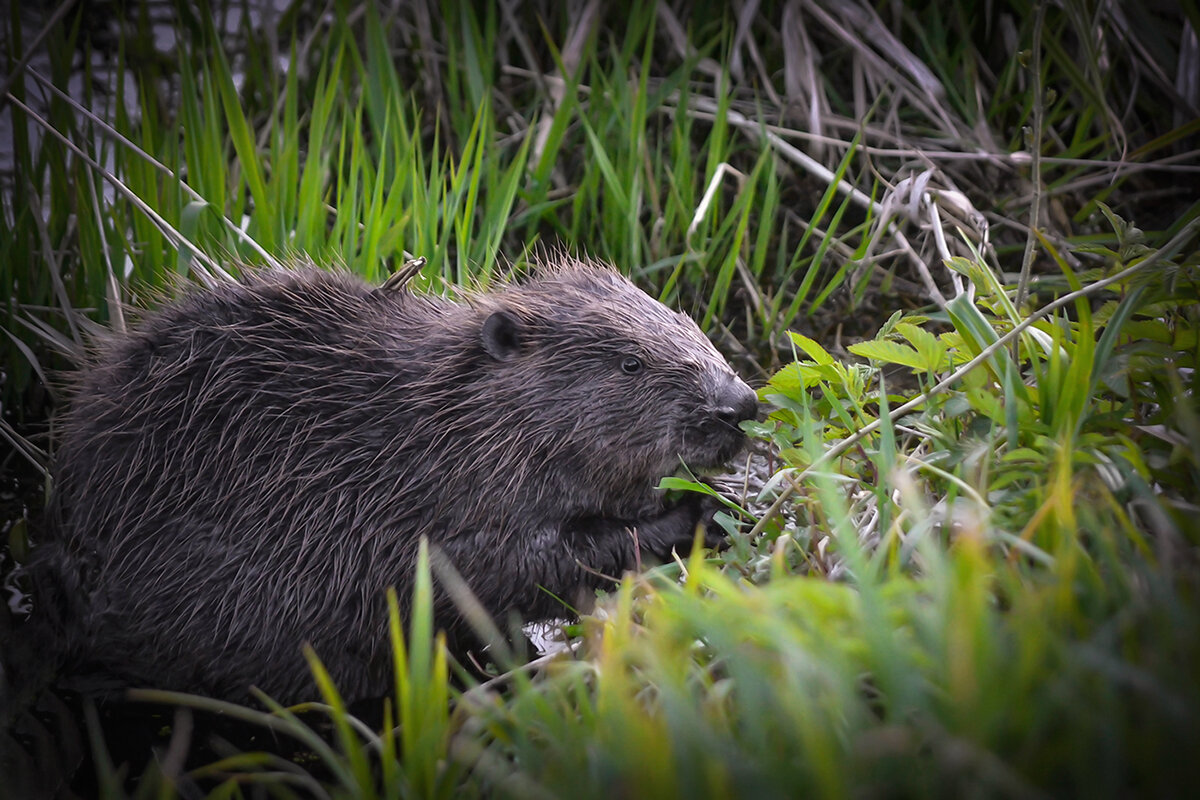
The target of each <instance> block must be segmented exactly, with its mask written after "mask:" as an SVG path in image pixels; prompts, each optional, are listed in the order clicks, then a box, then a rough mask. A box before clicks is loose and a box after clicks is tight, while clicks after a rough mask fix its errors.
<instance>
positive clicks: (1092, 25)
mask: <svg viewBox="0 0 1200 800" xmlns="http://www.w3.org/2000/svg"><path fill="white" fill-rule="evenodd" d="M384 5H385V4H378V6H377V5H376V4H373V3H368V2H363V3H356V2H333V3H330V4H328V6H327V7H326V6H324V5H320V4H308V3H300V2H298V3H294V4H293V5H292V6H291V7H290V8H288V9H287V10H286V11H285V12H283V13H282V14H281V15H279V16H278V18H275V17H273V16H272V14H271V13H269V12H265V11H263V12H256V13H255V14H247V13H246V12H245V10H244V9H243V6H242V4H240V3H230V4H228V5H220V7H218V8H216V9H213V10H212V12H211V13H209V12H207V11H206V12H205V13H199V12H194V11H189V10H188V9H187V8H186V4H166V3H153V2H146V3H142V4H132V7H130V8H123V9H120V11H118V9H117V8H116V7H115V6H114V5H112V4H109V3H105V2H100V1H99V0H93V2H80V3H78V4H72V3H69V2H68V3H64V4H63V5H62V6H61V7H60V8H59V12H61V13H56V14H55V15H54V16H55V17H56V18H55V19H54V20H51V21H50V24H48V25H47V26H46V29H45V38H43V39H41V40H40V41H38V42H36V43H35V42H34V41H32V38H33V36H34V35H35V34H37V33H39V31H40V30H41V25H42V24H44V23H45V22H46V21H47V20H48V19H50V16H49V14H48V15H47V17H46V18H36V17H34V16H33V15H31V14H29V13H27V12H23V11H22V10H21V9H20V6H21V4H17V3H14V4H11V6H12V8H11V10H10V15H9V18H8V19H7V20H6V21H5V23H4V26H5V27H4V31H5V34H6V44H5V52H4V54H3V56H4V59H5V62H6V67H7V69H6V70H5V72H6V73H7V74H8V75H10V76H13V77H12V78H4V79H3V80H4V91H5V92H7V94H4V95H3V96H0V114H2V115H3V116H5V117H7V118H8V119H9V120H11V123H8V124H9V125H10V129H11V132H12V141H11V147H10V152H9V154H8V156H7V158H8V159H9V162H8V163H7V164H6V165H4V166H5V167H6V172H5V173H4V174H3V175H2V176H0V177H2V180H3V185H2V189H3V190H2V191H0V283H2V285H3V286H5V287H7V288H8V293H7V296H6V300H7V302H6V304H5V308H4V311H3V326H4V331H5V334H6V335H5V337H4V338H5V340H7V342H8V343H10V344H12V345H13V347H11V348H7V349H6V350H4V351H3V356H2V357H3V365H2V368H3V370H4V383H3V393H2V398H3V403H4V420H3V427H2V429H0V432H2V433H3V435H4V436H5V438H6V439H8V440H9V441H10V442H11V443H12V444H13V445H14V454H13V455H12V456H10V457H8V458H7V460H6V461H5V465H6V467H7V468H9V469H11V470H12V471H13V474H14V475H15V474H17V472H18V471H23V472H24V473H26V474H29V475H33V476H34V478H33V479H32V480H30V481H22V482H21V483H20V485H21V486H28V485H29V484H30V483H32V484H34V485H35V486H36V487H38V489H37V491H35V492H34V494H33V498H34V499H33V501H32V502H31V507H30V509H29V511H28V513H27V514H25V515H24V516H26V517H28V518H29V519H28V521H27V520H26V519H25V518H23V517H22V515H20V514H19V513H11V514H9V515H8V516H9V519H6V520H5V524H6V525H8V529H7V538H8V548H7V552H6V553H5V555H4V559H3V561H0V565H2V569H3V573H4V575H5V579H6V580H5V591H6V598H7V599H9V600H10V602H9V605H10V606H11V607H13V608H15V609H16V610H17V611H18V612H23V610H24V609H25V606H26V605H27V604H28V602H29V598H27V597H24V596H22V595H21V593H20V590H21V588H22V586H23V584H22V577H21V575H20V570H19V569H15V570H14V566H16V567H19V565H20V563H21V562H23V560H24V559H25V558H26V554H27V552H28V548H29V547H30V546H31V545H32V546H36V540H37V507H38V503H39V502H40V501H41V498H42V491H43V490H44V483H45V481H44V480H43V479H41V478H40V477H38V476H39V475H40V473H39V472H38V471H37V470H38V468H39V467H40V468H42V469H44V468H45V465H46V464H47V463H48V460H49V458H50V453H51V451H52V440H51V439H50V438H49V437H48V436H47V431H48V424H47V422H46V420H47V418H48V416H49V414H50V412H51V410H52V407H53V403H54V386H55V385H56V384H55V381H54V380H53V378H52V376H53V375H54V373H55V371H56V370H62V369H66V368H69V363H70V358H71V355H72V354H74V353H78V352H79V350H80V348H81V347H82V346H83V344H84V342H85V341H86V335H87V332H88V329H89V327H90V326H91V325H92V324H93V323H102V324H106V325H111V326H117V327H120V326H123V325H125V324H127V323H126V320H125V319H124V317H125V315H126V314H127V313H128V308H127V307H126V306H123V305H122V303H124V304H127V305H128V306H133V307H137V306H141V305H148V304H152V303H153V300H154V297H155V294H156V293H157V292H159V291H161V290H162V289H163V288H164V287H170V286H172V285H173V283H174V282H175V281H178V280H200V281H216V280H224V279H225V278H226V275H227V273H230V272H236V271H237V268H238V267H237V266H236V265H238V264H260V263H264V262H272V261H276V260H287V259H291V258H296V257H299V256H301V255H305V256H307V257H310V258H312V259H314V260H316V261H318V262H320V263H337V264H341V265H343V266H345V267H348V268H350V269H353V270H355V271H358V272H361V273H362V274H364V275H366V276H367V277H369V278H370V279H372V280H379V281H382V280H383V279H384V278H385V277H386V276H387V275H388V274H389V273H390V272H391V271H393V270H395V269H397V268H399V267H400V266H401V265H402V264H403V263H405V262H406V261H407V260H409V259H411V258H415V257H423V258H425V259H427V264H426V266H425V267H424V268H423V269H422V271H421V273H420V275H419V276H418V277H417V278H416V281H417V282H418V283H419V284H420V285H421V286H422V288H424V289H426V290H429V291H444V290H445V289H446V287H447V286H449V285H453V284H463V283H470V282H475V281H481V282H486V281H489V280H491V279H492V278H493V277H494V276H496V275H497V274H502V273H504V272H505V271H507V270H508V269H509V268H510V266H513V265H515V266H516V267H518V268H519V267H520V264H521V261H522V255H523V253H525V252H526V251H527V249H528V248H531V247H535V246H538V245H554V246H558V245H563V246H566V247H568V248H572V249H575V250H578V251H580V252H586V253H588V254H591V255H594V256H597V257H599V258H603V259H606V260H609V261H612V262H613V263H615V264H617V265H619V266H620V267H621V268H622V269H623V270H625V271H627V272H629V273H630V274H631V275H632V276H633V277H634V278H635V280H637V281H638V282H639V283H640V285H642V286H644V287H646V288H647V289H648V290H650V291H653V292H656V293H657V294H658V295H659V296H661V297H662V298H663V299H664V300H665V301H666V302H668V303H670V304H673V305H676V306H678V307H680V308H683V309H684V310H686V311H688V312H689V313H691V314H692V315H693V316H695V318H696V319H697V320H698V321H700V322H701V323H702V326H703V327H704V328H705V330H706V331H708V333H709V334H710V335H711V336H712V337H713V339H714V341H716V342H717V343H718V346H720V347H721V348H722V349H723V350H724V351H725V352H726V353H727V354H729V355H730V357H731V359H732V360H733V361H734V363H735V364H736V365H737V366H738V367H739V369H741V370H742V371H743V373H744V374H745V375H746V376H747V377H748V378H749V379H751V380H752V381H754V382H755V385H756V386H759V387H761V391H760V396H761V398H762V400H763V401H764V405H765V407H766V408H767V409H768V410H769V414H767V415H765V416H764V418H763V419H762V421H760V422H757V423H753V424H751V430H750V432H751V434H752V435H753V437H754V452H753V454H752V455H751V456H750V457H749V458H748V459H747V460H746V463H744V464H742V465H740V468H739V471H738V473H737V477H736V478H735V479H726V484H730V485H732V484H736V487H735V490H734V491H733V492H732V493H731V494H730V495H729V496H728V497H727V498H726V499H727V503H728V505H729V508H728V510H727V512H724V513H723V514H722V515H721V517H720V520H721V524H722V525H723V526H725V528H726V529H727V531H728V533H729V545H728V547H727V548H725V549H723V550H721V551H719V552H708V551H703V550H700V549H697V550H696V551H695V552H693V553H691V554H687V553H680V554H679V558H678V560H677V561H676V562H675V563H671V564H667V565H664V566H661V567H657V568H655V569H653V570H651V571H649V572H646V573H644V574H641V575H637V576H625V577H624V578H623V579H622V580H621V581H620V582H619V583H616V582H614V585H613V590H612V592H611V593H609V594H608V596H607V597H605V598H603V599H602V600H601V602H600V604H599V605H598V607H597V609H596V611H595V613H593V614H591V615H588V616H586V617H585V618H584V619H582V620H581V621H580V623H579V624H578V625H572V626H569V627H568V629H567V633H568V634H569V641H570V644H571V647H570V648H568V649H565V650H563V651H560V652H558V653H557V654H555V655H551V656H546V657H543V658H540V659H538V660H536V661H535V662H533V664H530V665H525V664H523V661H522V659H520V658H517V657H516V656H511V655H508V654H506V653H504V652H502V650H503V649H502V648H499V647H498V648H497V649H496V651H494V652H495V660H496V663H495V664H494V665H492V669H493V674H494V675H495V677H493V678H492V679H490V680H488V681H486V682H482V683H481V682H480V677H479V675H478V674H477V673H473V672H469V671H468V670H466V669H464V668H462V667H461V666H460V665H456V664H453V663H448V662H447V660H446V656H445V654H444V652H443V651H442V650H441V649H440V643H439V639H438V637H437V635H436V632H435V631H433V630H432V628H431V623H430V616H429V613H428V609H429V603H430V592H431V585H432V581H433V580H434V579H435V578H437V577H438V575H437V570H436V569H434V570H432V573H433V574H432V575H431V569H430V568H429V564H428V562H427V561H423V562H422V565H421V568H420V569H419V580H418V586H417V589H416V594H417V599H416V601H415V606H414V607H415V608H416V612H415V613H414V614H413V616H412V619H411V620H409V621H408V622H407V624H403V625H402V624H401V620H400V619H398V618H394V619H393V625H392V631H391V636H392V642H393V647H394V654H395V665H396V670H395V672H396V688H395V693H394V696H393V697H391V698H389V699H388V700H387V701H386V703H385V704H384V707H383V708H382V709H381V710H378V716H379V717H380V719H379V720H378V721H376V722H372V723H367V722H363V721H361V720H360V719H358V718H356V717H355V716H354V715H352V714H351V713H350V712H348V711H347V709H346V707H345V704H344V703H343V702H342V700H341V699H340V697H339V696H338V693H337V688H336V686H335V685H334V684H333V683H332V682H331V681H330V680H329V678H328V676H326V675H325V673H324V671H323V669H322V668H321V666H320V661H319V659H318V658H317V656H316V654H313V655H312V659H311V660H312V666H313V671H314V675H315V676H316V678H317V684H318V685H319V687H320V694H321V703H319V704H318V703H314V704H312V705H310V706H308V707H305V708H302V709H291V710H289V709H283V708H280V707H278V706H277V705H275V704H273V703H271V701H270V700H269V698H263V703H264V705H263V706H262V708H260V709H252V708H241V707H234V706H229V705H226V704H222V703H217V702H215V701H211V700H206V699H202V698H189V697H183V696H174V695H166V694H164V693H156V692H150V691H146V692H140V693H139V697H140V698H141V699H142V700H148V701H150V700H152V701H156V702H165V703H168V704H170V705H175V706H178V707H179V708H181V709H191V710H193V711H195V712H197V713H209V712H213V711H217V712H220V713H222V714H224V715H226V717H228V718H233V719H241V720H244V721H245V722H246V723H248V724H250V725H251V726H262V727H263V729H269V730H271V731H274V732H275V735H276V736H277V737H282V738H288V739H294V740H295V741H296V742H298V743H300V744H301V745H303V747H304V748H305V749H306V753H307V756H308V758H307V759H298V760H288V759H284V758H281V757H280V756H278V755H276V754H273V753H271V752H266V751H263V752H259V751H258V750H256V749H248V750H242V751H230V752H221V751H220V749H219V748H217V751H216V754H215V755H213V757H212V758H211V759H208V760H205V761H204V763H194V760H193V761H191V762H189V761H188V760H187V759H183V758H180V757H178V753H180V752H183V751H184V748H186V747H187V745H188V741H187V737H188V732H189V731H190V730H191V726H190V725H184V724H180V720H182V719H184V718H185V716H186V714H185V716H180V717H176V722H175V724H174V725H173V726H172V729H171V731H170V732H169V734H168V735H167V736H166V737H165V738H164V748H163V752H164V753H165V754H166V755H165V756H162V757H159V758H156V759H151V761H150V762H149V763H148V764H145V765H143V764H133V765H130V764H126V765H124V766H122V765H121V764H114V763H112V759H111V758H110V757H109V750H108V747H107V746H106V744H105V742H104V740H103V736H102V735H100V733H99V729H98V728H97V727H96V726H95V725H92V726H91V734H92V735H91V747H92V750H93V753H94V757H95V761H96V763H97V778H96V785H97V787H98V788H99V791H100V792H101V794H104V795H105V796H111V797H122V796H126V795H127V794H135V795H137V796H139V797H140V796H145V797H150V796H163V797H166V796H173V795H174V794H176V793H178V794H181V795H183V796H188V797H195V796H203V795H205V794H209V795H210V796H212V797H242V796H260V795H262V796H281V797H291V796H331V797H332V796H337V797H417V796H420V797H450V796H454V797H459V796H489V797H491V796H513V797H561V796H571V797H576V798H582V797H593V796H594V797H598V798H606V797H613V796H630V797H670V796H680V797H685V796H686V797H707V796H711V797H728V796H746V797H756V798H757V797H795V796H808V795H812V796H821V797H844V796H849V795H855V796H889V797H890V796H985V797H991V796H1021V797H1025V796H1089V797H1131V796H1145V797H1167V796H1179V795H1182V794H1184V793H1185V792H1187V791H1188V790H1189V789H1191V788H1192V787H1194V786H1196V785H1198V781H1200V774H1198V773H1200V766H1197V763H1196V762H1195V760H1194V754H1195V753H1197V752H1200V597H1198V594H1197V593H1198V592H1200V563H1198V549H1197V548H1198V547H1200V524H1198V523H1197V521H1196V520H1197V513H1196V512H1197V508H1196V502H1197V497H1200V490H1198V489H1200V403H1198V401H1197V397H1200V386H1198V385H1197V381H1198V376H1197V373H1196V369H1195V368H1196V360H1197V357H1198V355H1200V338H1198V337H1200V333H1198V332H1200V319H1198V315H1200V253H1198V252H1197V242H1198V241H1200V194H1198V193H1197V192H1196V190H1195V185H1196V184H1197V180H1198V179H1200V175H1198V173H1200V159H1198V158H1197V152H1198V151H1197V149H1196V148H1197V144H1198V139H1197V137H1198V135H1200V88H1198V86H1197V84H1196V75H1195V74H1194V73H1195V69H1194V67H1193V68H1191V70H1190V71H1189V68H1188V66H1187V64H1189V63H1192V64H1194V63H1195V59H1196V58H1197V48H1196V44H1195V42H1196V31H1197V30H1200V14H1197V12H1196V9H1195V7H1194V4H1182V5H1180V6H1179V7H1178V8H1175V7H1166V6H1164V7H1163V8H1162V9H1151V8H1138V9H1132V8H1129V7H1127V6H1126V5H1123V4H1120V3H1117V2H1108V1H1107V0H1098V2H1094V3H1086V4H1079V3H1067V4H1065V5H1049V4H1038V3H1032V4H1030V3H1025V2H1020V0H1005V2H1001V3H961V4H952V5H950V6H947V5H946V4H942V3H934V2H930V3H916V4H868V3H865V2H854V3H833V2H822V1H821V0H788V2H784V3H757V2H745V3H740V4H737V3H735V4H732V5H730V6H727V5H726V4H724V3H716V4H705V3H696V4H693V5H691V6H689V7H688V8H687V9H686V10H685V9H683V8H681V7H680V6H679V4H666V3H662V4H659V5H657V6H647V7H645V8H641V9H639V10H637V11H634V12H633V13H629V12H628V10H618V9H617V8H615V7H611V8H610V7H609V4H605V3H599V2H588V3H584V4H582V6H581V7H574V6H572V9H573V11H572V12H568V10H567V7H566V6H563V5H561V4H557V3H550V2H547V3H535V2H530V3H524V4H519V3H518V4H504V3H502V4H496V5H495V6H489V7H488V8H487V9H486V10H475V9H472V8H469V7H468V4H457V3H444V4H441V5H440V6H435V5H434V4H427V3H413V4H399V5H397V6H396V8H397V9H399V10H391V9H390V7H389V8H384V7H383V6H384ZM101 19H113V20H117V22H116V23H114V24H113V25H112V26H106V25H100V24H98V20H101ZM27 53H28V54H29V55H30V58H29V60H28V63H27V64H26V63H25V61H26V58H25V56H26V54H27ZM1189 59H1190V61H1189ZM510 262H512V263H511V264H510ZM122 309H125V310H122ZM664 488H666V489H668V490H675V491H678V490H684V491H712V490H711V489H710V488H708V487H707V485H705V484H702V483H699V482H697V481H695V480H693V479H692V478H691V477H690V476H685V477H672V478H667V479H666V480H664ZM18 517H21V518H18ZM433 561H434V566H435V567H436V564H437V562H436V559H433ZM33 602H36V598H33ZM18 616H19V613H18ZM14 624H15V623H14V621H12V620H7V618H6V620H5V626H4V627H5V628H10V627H12V626H13V625H14ZM2 629H3V628H0V630H2ZM7 633H8V631H6V634H7ZM18 633H19V631H18ZM263 709H266V710H263ZM300 712H307V713H303V714H302V715H301V716H297V714H298V713H300ZM181 713H184V712H181ZM186 713H191V712H190V711H189V712H186ZM139 776H140V777H139Z"/></svg>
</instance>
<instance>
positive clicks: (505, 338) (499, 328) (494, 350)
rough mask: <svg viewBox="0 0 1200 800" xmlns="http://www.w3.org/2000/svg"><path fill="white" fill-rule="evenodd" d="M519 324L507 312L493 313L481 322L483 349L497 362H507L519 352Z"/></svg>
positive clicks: (518, 321)
mask: <svg viewBox="0 0 1200 800" xmlns="http://www.w3.org/2000/svg"><path fill="white" fill-rule="evenodd" d="M521 333H522V331H521V322H520V320H518V319H517V318H516V317H515V316H513V315H512V314H510V313H509V312H507V311H493V312H492V313H491V314H489V315H488V318H487V319H485V320H484V321H483V330H482V331H481V332H480V338H482V340H483V349H484V350H486V351H487V353H488V355H490V356H491V357H492V358H494V359H496V360H497V361H508V360H509V359H511V358H512V357H514V356H515V355H517V353H519V352H520V350H521Z"/></svg>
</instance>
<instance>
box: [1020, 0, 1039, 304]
mask: <svg viewBox="0 0 1200 800" xmlns="http://www.w3.org/2000/svg"><path fill="white" fill-rule="evenodd" d="M1045 19H1046V4H1045V3H1038V4H1037V16H1036V17H1034V20H1033V131H1032V132H1031V134H1030V139H1031V141H1030V142H1029V155H1030V159H1031V160H1030V166H1029V173H1030V175H1029V177H1030V180H1031V181H1033V202H1032V203H1030V204H1029V235H1028V236H1027V237H1025V254H1024V255H1023V256H1022V257H1021V277H1020V279H1019V280H1018V282H1017V299H1016V307H1017V310H1018V311H1020V310H1021V306H1023V305H1024V304H1025V297H1026V296H1027V295H1028V294H1029V274H1030V272H1031V271H1032V270H1033V255H1034V253H1033V248H1034V241H1035V239H1036V238H1037V228H1038V221H1039V219H1040V217H1041V213H1042V102H1043V98H1042V94H1043V91H1042V24H1043V22H1045Z"/></svg>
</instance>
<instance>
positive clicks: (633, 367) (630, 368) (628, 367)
mask: <svg viewBox="0 0 1200 800" xmlns="http://www.w3.org/2000/svg"><path fill="white" fill-rule="evenodd" d="M641 370H642V360H641V359H640V358H638V357H637V356H625V357H624V358H623V359H621V372H624V373H625V374H626V375H632V374H633V373H635V372H641Z"/></svg>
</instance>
